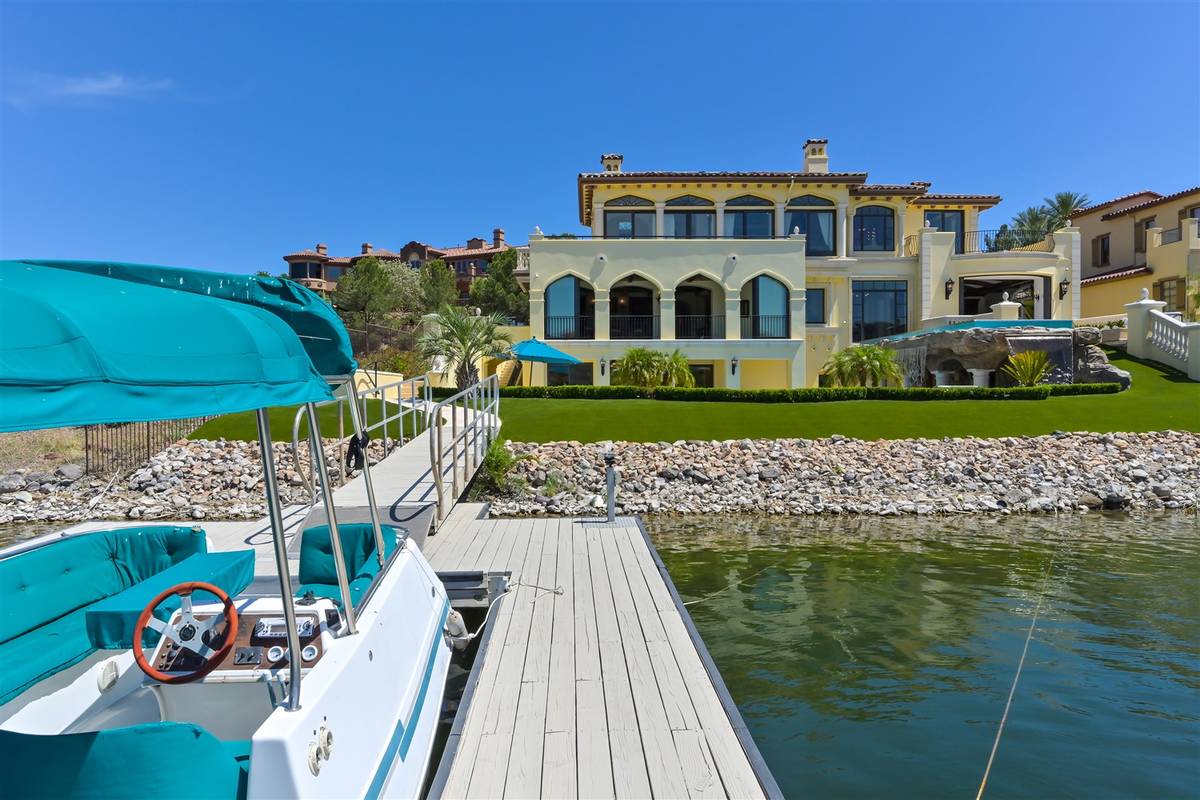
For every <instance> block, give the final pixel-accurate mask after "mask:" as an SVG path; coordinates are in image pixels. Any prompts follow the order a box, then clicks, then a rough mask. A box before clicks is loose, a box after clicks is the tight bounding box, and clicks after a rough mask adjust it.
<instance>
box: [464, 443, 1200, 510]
mask: <svg viewBox="0 0 1200 800" xmlns="http://www.w3.org/2000/svg"><path fill="white" fill-rule="evenodd" d="M607 445H608V443H604V442H602V443H599V444H581V443H579V442H555V443H549V444H540V445H538V444H521V443H515V444H514V443H510V444H509V445H508V447H509V448H510V449H511V451H512V452H513V454H514V455H515V456H517V458H518V459H519V461H518V462H517V464H516V466H515V467H514V468H513V470H512V471H511V472H510V473H509V476H508V479H507V481H506V483H507V486H506V487H505V488H504V490H502V491H500V492H496V493H494V495H493V496H491V497H489V498H487V499H489V500H490V501H491V503H492V505H491V509H490V513H491V514H493V515H494V516H513V515H541V514H550V515H558V514H562V515H575V514H594V513H596V512H597V511H598V510H601V509H603V508H604V504H605V500H604V462H603V453H604V449H605V447H606V446H607ZM612 446H613V449H614V454H615V459H616V465H617V467H618V474H619V488H618V495H617V496H618V499H617V507H618V510H619V512H620V513H625V514H641V513H666V514H709V513H755V514H793V515H807V514H867V515H879V516H902V515H936V514H963V513H990V514H1013V513H1057V512H1080V511H1089V510H1101V509H1104V510H1122V509H1123V510H1130V511H1149V510H1158V509H1193V508H1196V507H1197V506H1198V505H1200V435H1197V434H1194V433H1180V432H1175V431H1163V432H1158V433H1105V434H1095V433H1056V434H1053V435H1048V436H1030V437H1004V438H999V439H979V438H954V439H951V438H947V439H939V440H932V439H897V440H880V441H870V442H869V441H863V440H860V439H850V438H847V437H844V436H836V435H835V436H833V437H831V438H828V439H766V440H764V439H759V440H752V439H740V440H731V441H719V442H716V441H714V442H704V441H678V442H672V443H647V444H637V443H627V442H617V443H614V444H613V445H612Z"/></svg>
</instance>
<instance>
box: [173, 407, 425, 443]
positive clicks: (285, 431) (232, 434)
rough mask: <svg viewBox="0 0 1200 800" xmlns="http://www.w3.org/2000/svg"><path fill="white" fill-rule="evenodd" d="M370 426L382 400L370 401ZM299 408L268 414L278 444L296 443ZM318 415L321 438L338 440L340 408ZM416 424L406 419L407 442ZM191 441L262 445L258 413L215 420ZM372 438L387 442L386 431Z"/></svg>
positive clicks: (392, 428)
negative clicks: (384, 434)
mask: <svg viewBox="0 0 1200 800" xmlns="http://www.w3.org/2000/svg"><path fill="white" fill-rule="evenodd" d="M365 405H366V415H367V420H366V424H368V425H370V424H373V423H376V422H378V421H379V420H380V419H381V418H382V417H383V410H382V409H383V408H384V406H383V405H382V401H381V400H379V399H378V398H373V399H370V400H367V401H366V404H365ZM296 409H297V406H280V407H278V408H272V409H271V410H270V412H269V413H268V417H269V419H270V420H271V438H272V439H274V440H275V441H277V442H285V441H286V442H290V441H291V440H292V420H294V419H295V417H296ZM386 410H387V414H389V415H391V414H395V413H396V405H395V404H394V403H388V404H387V405H386ZM317 414H318V416H319V418H320V420H321V435H322V436H324V437H325V438H327V439H334V438H337V435H338V415H337V407H336V406H332V405H329V406H322V407H321V408H319V409H317ZM342 416H343V417H344V419H343V426H344V427H343V428H342V431H343V433H344V434H345V435H346V436H349V435H350V432H351V431H352V430H354V426H353V425H351V424H350V411H349V408H347V407H345V406H343V412H342ZM423 424H424V420H423V419H422V418H420V415H418V420H417V430H418V431H420V430H421V429H422V427H423ZM412 425H413V420H412V417H411V416H406V417H405V418H404V436H405V437H406V438H407V437H408V436H409V435H410V434H411V432H412ZM396 426H397V423H396V422H394V421H393V422H391V423H389V424H388V436H389V437H394V436H395V435H396V433H397V431H398V428H397V427H396ZM300 435H301V436H303V437H306V436H308V421H307V420H304V421H302V422H301V423H300ZM188 438H189V439H240V440H244V441H258V427H257V425H256V424H255V421H254V413H253V412H251V411H246V412H243V413H240V414H227V415H225V416H223V417H218V418H217V419H214V420H209V421H208V422H206V423H205V424H204V425H202V426H200V427H199V428H198V429H197V430H196V431H195V433H193V434H192V435H191V436H189V437H188ZM372 438H376V439H381V438H383V433H382V431H376V432H375V433H374V434H372Z"/></svg>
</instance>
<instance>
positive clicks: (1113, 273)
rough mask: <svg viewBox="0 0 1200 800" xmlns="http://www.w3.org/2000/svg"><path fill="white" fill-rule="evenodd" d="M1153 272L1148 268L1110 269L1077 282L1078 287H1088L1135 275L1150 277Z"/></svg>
mask: <svg viewBox="0 0 1200 800" xmlns="http://www.w3.org/2000/svg"><path fill="white" fill-rule="evenodd" d="M1153 272H1154V270H1153V269H1151V268H1150V267H1145V266H1142V267H1117V268H1116V269H1110V270H1108V271H1107V272H1101V273H1100V274H1099V275H1091V276H1089V277H1087V278H1083V279H1082V280H1080V281H1079V285H1080V286H1090V285H1091V284H1093V283H1103V282H1104V281H1115V280H1120V279H1121V278H1132V277H1134V276H1135V275H1150V274H1152V273H1153Z"/></svg>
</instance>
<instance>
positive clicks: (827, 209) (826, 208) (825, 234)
mask: <svg viewBox="0 0 1200 800" xmlns="http://www.w3.org/2000/svg"><path fill="white" fill-rule="evenodd" d="M784 219H785V220H786V222H787V232H788V233H789V234H790V233H791V232H792V231H793V230H796V229H797V228H799V230H800V233H802V234H804V235H805V236H807V237H808V241H807V242H806V244H805V246H804V252H805V253H806V254H807V255H810V256H831V255H833V254H834V253H835V252H836V251H837V226H836V225H835V222H836V219H835V217H834V210H833V201H832V200H826V199H825V198H824V197H817V196H816V195H814V194H804V195H800V196H799V197H793V198H792V199H791V200H789V201H788V204H787V214H786V215H785V217H784Z"/></svg>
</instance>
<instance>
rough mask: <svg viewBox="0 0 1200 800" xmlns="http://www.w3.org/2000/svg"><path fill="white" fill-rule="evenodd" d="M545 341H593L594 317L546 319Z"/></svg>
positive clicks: (594, 331)
mask: <svg viewBox="0 0 1200 800" xmlns="http://www.w3.org/2000/svg"><path fill="white" fill-rule="evenodd" d="M545 338H547V339H595V338H596V318H595V317H546V332H545Z"/></svg>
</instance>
